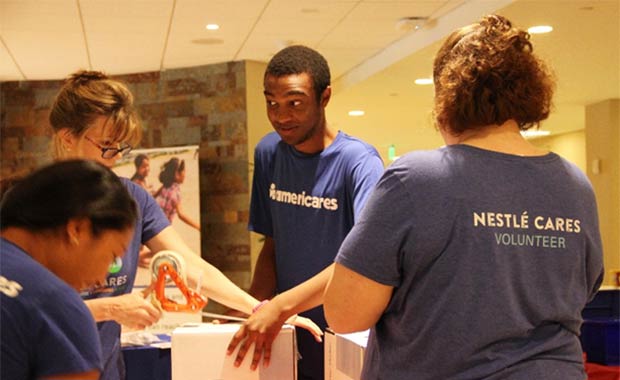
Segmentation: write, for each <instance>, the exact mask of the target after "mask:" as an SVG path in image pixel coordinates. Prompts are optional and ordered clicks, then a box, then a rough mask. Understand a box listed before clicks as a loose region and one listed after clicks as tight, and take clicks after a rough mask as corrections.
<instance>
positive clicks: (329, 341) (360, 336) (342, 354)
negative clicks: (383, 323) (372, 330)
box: [325, 329, 369, 380]
mask: <svg viewBox="0 0 620 380" xmlns="http://www.w3.org/2000/svg"><path fill="white" fill-rule="evenodd" d="M368 334H369V330H366V331H361V332H357V333H352V334H336V333H334V332H333V331H331V330H330V329H327V330H326V331H325V380H359V378H360V375H361V374H362V366H363V364H364V352H365V351H366V344H367V342H368Z"/></svg>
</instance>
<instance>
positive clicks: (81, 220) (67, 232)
mask: <svg viewBox="0 0 620 380" xmlns="http://www.w3.org/2000/svg"><path fill="white" fill-rule="evenodd" d="M137 217H138V212H137V209H136V204H135V202H134V200H133V199H132V198H131V196H130V195H129V193H128V192H127V189H126V188H125V186H123V184H122V183H121V181H120V180H119V179H118V177H117V176H116V175H115V174H114V173H113V172H112V171H110V170H109V169H107V168H106V167H104V166H103V165H100V164H98V163H95V162H92V161H78V160H71V161H64V162H59V163H55V164H52V165H50V166H47V167H44V168H42V169H40V170H38V171H36V172H34V173H32V174H31V175H29V176H27V177H25V178H24V179H21V180H19V181H17V182H16V183H15V184H14V185H13V186H12V188H11V189H10V190H8V191H7V193H6V194H5V195H4V197H3V198H2V203H1V204H0V226H1V229H0V252H2V265H0V320H1V321H2V328H1V329H0V334H1V337H2V339H1V343H0V345H1V350H0V377H1V378H2V379H11V380H22V379H45V378H53V379H77V378H80V379H98V378H99V374H100V371H101V369H102V360H101V347H100V344H99V337H98V334H97V328H96V326H95V321H94V320H93V317H92V314H91V313H90V311H89V310H88V308H87V307H86V305H85V304H84V302H83V301H82V299H81V298H80V295H79V293H78V292H77V291H78V290H81V289H85V288H88V287H92V286H95V285H96V284H98V283H100V282H102V281H104V280H105V275H106V273H107V271H108V267H109V266H110V265H111V264H112V263H113V262H114V261H115V260H116V259H117V258H120V257H122V256H123V255H124V254H125V249H126V248H127V246H128V245H129V242H130V241H131V237H132V236H133V229H134V224H135V222H136V220H137Z"/></svg>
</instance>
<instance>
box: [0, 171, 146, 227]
mask: <svg viewBox="0 0 620 380" xmlns="http://www.w3.org/2000/svg"><path fill="white" fill-rule="evenodd" d="M76 218H86V219H88V220H90V222H91V228H92V232H93V234H94V235H95V236H99V234H100V233H102V232H104V231H109V230H112V231H123V230H125V229H126V228H130V227H133V226H134V224H135V222H136V220H137V218H138V211H137V208H136V203H135V201H134V200H133V198H132V197H131V195H130V194H129V192H128V191H127V189H126V188H125V185H123V183H122V182H121V180H120V179H119V178H118V176H117V175H116V174H114V172H112V171H111V170H110V169H108V168H106V167H105V166H103V165H101V164H99V163H97V162H95V161H89V160H66V161H59V162H56V163H53V164H51V165H48V166H45V167H43V168H41V169H38V170H37V171H35V172H33V173H31V174H30V175H28V176H26V177H24V178H22V179H20V180H18V181H17V182H15V183H14V184H13V186H12V187H11V188H10V189H9V190H8V191H7V192H6V193H5V194H4V196H3V197H2V202H1V203H0V228H1V229H5V228H9V227H18V228H24V229H26V230H29V231H33V232H36V231H52V230H54V229H56V228H58V227H61V226H64V225H66V224H67V222H68V221H69V220H71V219H76Z"/></svg>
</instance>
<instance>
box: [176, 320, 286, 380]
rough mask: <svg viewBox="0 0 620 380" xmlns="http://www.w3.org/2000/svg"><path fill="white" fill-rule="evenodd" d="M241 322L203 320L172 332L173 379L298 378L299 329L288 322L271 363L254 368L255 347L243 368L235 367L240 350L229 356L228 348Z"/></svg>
mask: <svg viewBox="0 0 620 380" xmlns="http://www.w3.org/2000/svg"><path fill="white" fill-rule="evenodd" d="M240 326H241V325H240V324H237V323H227V324H222V325H215V324H211V323H201V324H195V325H190V326H182V327H178V328H176V329H174V331H173V332H172V352H171V360H172V380H295V379H296V378H297V343H296V339H295V328H294V327H293V326H289V325H284V326H283V327H282V330H281V331H280V333H279V334H278V336H277V337H276V339H275V340H274V342H273V345H272V346H271V362H270V364H269V367H267V368H265V367H264V365H263V362H262V359H261V364H260V365H259V367H258V368H257V369H256V371H252V370H250V363H251V362H252V355H253V353H254V346H252V347H251V348H250V350H249V351H248V353H247V355H246V357H245V358H244V359H243V363H242V364H241V366H240V367H238V368H236V367H235V366H234V360H235V357H236V353H234V354H232V355H230V356H228V355H226V347H228V343H230V340H231V339H232V337H233V335H234V334H235V333H236V332H237V330H239V327H240Z"/></svg>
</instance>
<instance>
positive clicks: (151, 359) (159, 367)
mask: <svg viewBox="0 0 620 380" xmlns="http://www.w3.org/2000/svg"><path fill="white" fill-rule="evenodd" d="M158 337H159V338H160V339H161V340H164V341H168V342H169V341H170V336H168V335H163V334H162V335H158ZM123 358H124V360H125V369H126V371H127V378H126V380H171V378H172V376H171V362H170V348H159V347H152V346H129V347H123Z"/></svg>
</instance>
